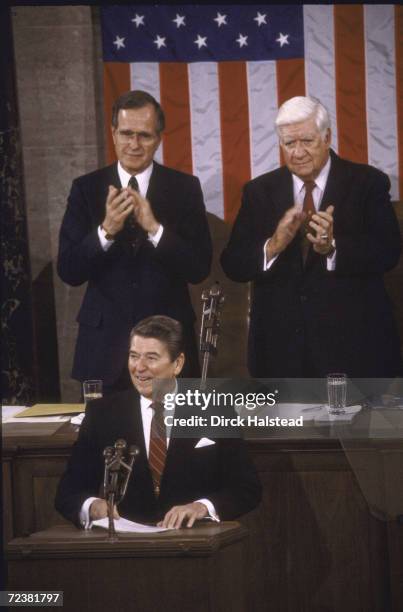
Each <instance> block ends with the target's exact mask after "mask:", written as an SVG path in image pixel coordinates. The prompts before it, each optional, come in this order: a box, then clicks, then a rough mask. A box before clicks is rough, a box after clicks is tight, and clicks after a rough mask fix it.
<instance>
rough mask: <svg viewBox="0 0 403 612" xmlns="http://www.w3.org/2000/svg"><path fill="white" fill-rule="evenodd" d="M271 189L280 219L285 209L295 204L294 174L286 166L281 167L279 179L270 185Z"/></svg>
mask: <svg viewBox="0 0 403 612" xmlns="http://www.w3.org/2000/svg"><path fill="white" fill-rule="evenodd" d="M270 191H271V197H272V200H273V202H274V205H275V207H276V211H277V218H278V221H279V220H280V219H281V217H282V216H283V215H284V213H285V211H286V210H288V209H289V208H291V206H293V205H294V189H293V183H292V175H291V172H290V171H289V170H288V168H287V167H286V166H283V167H282V168H281V171H280V173H279V176H278V178H277V180H276V181H274V184H273V186H270Z"/></svg>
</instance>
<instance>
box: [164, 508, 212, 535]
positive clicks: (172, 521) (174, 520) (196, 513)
mask: <svg viewBox="0 0 403 612" xmlns="http://www.w3.org/2000/svg"><path fill="white" fill-rule="evenodd" d="M207 515H208V510H207V508H206V506H205V505H204V504H202V503H201V502H193V503H192V504H185V505H184V506H174V507H173V508H171V509H170V510H169V512H167V513H166V515H165V516H164V519H163V520H162V521H160V522H159V523H158V527H167V528H168V529H172V528H173V529H180V527H181V526H182V522H183V521H184V520H185V519H186V518H187V519H188V521H187V523H186V527H193V524H194V522H195V521H197V520H198V519H202V518H204V517H205V516H207Z"/></svg>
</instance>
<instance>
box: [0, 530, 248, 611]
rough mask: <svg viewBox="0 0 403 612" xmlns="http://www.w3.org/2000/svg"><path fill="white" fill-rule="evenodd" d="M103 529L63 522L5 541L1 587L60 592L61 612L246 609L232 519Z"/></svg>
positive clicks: (238, 534)
mask: <svg viewBox="0 0 403 612" xmlns="http://www.w3.org/2000/svg"><path fill="white" fill-rule="evenodd" d="M106 534H107V532H106V531H103V530H92V531H90V532H84V531H81V530H78V529H76V528H75V527H73V526H72V525H63V526H61V527H52V528H51V529H49V530H46V531H43V532H40V533H35V534H34V535H32V536H31V537H27V538H17V539H15V540H13V541H12V542H10V543H9V544H8V546H7V557H8V560H9V562H8V571H9V587H8V588H9V590H47V591H55V590H63V591H64V602H63V610H65V612H76V611H77V610H80V612H99V611H100V610H110V611H111V612H126V611H127V610H131V611H132V612H156V610H160V609H161V610H164V612H190V611H192V612H228V610H231V612H244V611H245V610H247V601H246V599H245V584H244V582H245V580H244V575H243V572H242V543H243V540H244V538H245V537H246V535H247V531H246V530H245V529H244V528H243V527H241V526H240V525H239V524H238V523H235V522H233V523H222V524H220V525H211V524H210V525H200V526H198V527H194V528H192V529H180V530H178V531H169V532H165V533H158V534H152V535H151V534H149V535H144V534H119V537H118V539H117V541H114V542H110V541H108V538H107V535H106ZM55 609H57V608H55Z"/></svg>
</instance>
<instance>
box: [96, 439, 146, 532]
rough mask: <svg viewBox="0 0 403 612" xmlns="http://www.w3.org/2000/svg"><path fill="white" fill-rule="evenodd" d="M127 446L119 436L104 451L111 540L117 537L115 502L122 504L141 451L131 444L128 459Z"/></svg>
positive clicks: (105, 495) (105, 491) (105, 486)
mask: <svg viewBox="0 0 403 612" xmlns="http://www.w3.org/2000/svg"><path fill="white" fill-rule="evenodd" d="M126 448H127V443H126V440H122V439H121V438H119V440H116V442H115V446H107V447H106V448H105V449H104V453H103V454H104V457H105V470H104V485H103V490H104V498H105V499H106V503H107V507H108V534H109V539H110V540H111V541H114V540H116V539H117V535H116V530H115V524H114V519H113V509H114V506H115V504H116V505H118V504H120V502H121V501H122V500H123V498H124V496H125V494H126V490H127V485H128V482H129V478H130V475H131V473H132V471H133V464H134V460H135V458H136V457H137V455H138V454H139V453H140V451H139V449H138V447H137V446H130V448H129V458H128V460H127V461H126V460H125V458H124V452H125V451H126Z"/></svg>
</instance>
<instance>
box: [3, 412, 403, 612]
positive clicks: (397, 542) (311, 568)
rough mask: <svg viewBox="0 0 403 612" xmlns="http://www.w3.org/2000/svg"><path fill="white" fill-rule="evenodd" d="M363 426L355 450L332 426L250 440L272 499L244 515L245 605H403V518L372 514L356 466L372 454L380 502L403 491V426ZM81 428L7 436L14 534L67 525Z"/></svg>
mask: <svg viewBox="0 0 403 612" xmlns="http://www.w3.org/2000/svg"><path fill="white" fill-rule="evenodd" d="M364 417H365V415H364ZM402 417H403V415H402ZM369 418H370V415H368V419H369ZM360 427H361V429H360V428H359V427H358V426H357V427H356V431H355V432H354V434H355V435H356V437H355V442H356V443H355V444H353V445H350V446H349V447H348V448H347V453H346V450H345V447H346V443H345V440H343V431H342V430H341V429H340V428H337V427H333V426H330V427H320V428H317V427H312V428H305V427H304V428H303V430H294V431H292V430H289V431H288V432H284V431H282V432H280V431H278V430H277V431H273V433H272V435H271V437H266V438H253V439H252V438H250V439H249V440H248V444H249V447H250V452H251V454H252V456H253V458H254V461H255V464H256V466H257V469H258V472H259V475H260V478H261V481H262V484H263V503H262V504H261V506H260V507H259V509H257V510H256V511H254V512H253V513H251V514H250V515H248V516H246V517H244V518H242V521H241V522H242V523H243V524H244V525H245V526H246V527H248V529H249V531H250V537H249V540H248V542H249V544H248V545H247V547H246V549H245V555H246V558H245V563H244V573H245V575H246V576H247V582H248V585H249V594H248V601H249V607H248V608H247V609H246V611H245V612H249V610H253V612H255V611H256V612H258V611H260V610H262V612H263V611H265V610H266V607H265V606H266V602H270V603H271V604H272V605H273V610H275V612H282V611H284V612H302V611H304V612H305V611H307V612H316V611H317V612H350V611H351V612H356V611H358V610H360V611H361V610H362V611H363V612H375V611H377V612H378V611H379V612H388V611H389V610H392V611H393V612H394V611H396V612H401V611H402V610H403V546H402V544H403V525H400V524H398V523H396V521H393V520H392V519H391V518H389V520H384V519H385V516H381V515H374V514H373V513H372V512H371V510H370V508H369V505H368V502H367V499H366V487H365V482H363V481H362V479H361V476H360V474H359V472H358V471H357V469H356V466H357V465H358V464H359V463H360V462H359V461H358V459H362V457H364V456H365V460H366V462H367V465H368V466H370V470H369V471H368V473H369V475H370V477H371V478H372V474H373V478H374V482H376V484H377V486H376V494H377V495H378V494H379V496H380V499H381V501H382V495H383V497H385V495H386V488H387V489H388V491H389V494H388V495H389V496H390V491H392V492H395V491H399V490H400V491H402V485H401V482H402V481H403V478H402V479H401V480H399V478H398V476H396V475H398V474H399V469H401V466H402V465H403V442H402V438H401V434H400V437H399V434H398V428H396V436H392V437H390V435H389V434H390V432H389V434H388V435H386V434H385V436H382V435H381V434H382V432H381V434H380V436H379V437H377V438H376V439H371V438H368V436H367V435H366V431H367V429H368V422H366V421H365V419H364V420H363V419H361V422H360ZM392 433H393V432H392ZM76 435H77V431H76V430H75V428H74V427H72V426H71V425H63V427H62V428H61V429H60V430H58V432H56V433H55V434H54V435H53V436H51V437H49V438H40V437H38V436H36V437H35V438H34V437H32V438H29V437H28V438H25V439H21V440H18V443H17V442H16V439H15V438H13V439H10V440H7V439H6V440H5V441H4V442H5V444H4V451H3V452H4V457H3V469H4V470H5V472H6V479H5V481H4V482H5V485H6V486H8V491H9V492H8V495H7V497H5V500H6V511H7V515H6V525H5V526H6V527H7V529H8V536H7V539H8V540H10V539H11V538H12V537H16V536H21V535H23V534H24V533H32V532H34V531H38V530H41V529H46V528H47V527H49V526H51V525H55V524H58V523H60V522H61V518H60V516H59V515H58V514H57V513H56V512H55V511H54V509H53V499H54V493H55V490H56V486H57V482H58V479H59V477H60V475H61V473H62V472H63V470H64V466H65V462H66V460H67V457H68V455H69V453H70V448H71V444H72V443H73V441H74V440H75V438H76ZM343 444H344V447H343ZM392 464H393V465H395V466H400V467H396V468H393V470H392V469H391V467H390V466H391V465H392ZM357 475H358V477H357ZM394 476H396V477H394ZM360 479H361V482H360ZM378 485H381V486H378ZM399 487H400V489H399ZM363 491H364V493H363ZM382 491H383V493H382ZM21 500H23V502H22V503H21ZM7 517H8V518H7ZM6 541H7V540H6Z"/></svg>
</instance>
